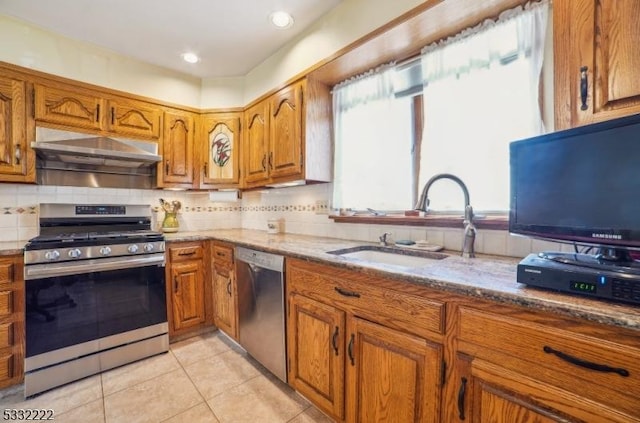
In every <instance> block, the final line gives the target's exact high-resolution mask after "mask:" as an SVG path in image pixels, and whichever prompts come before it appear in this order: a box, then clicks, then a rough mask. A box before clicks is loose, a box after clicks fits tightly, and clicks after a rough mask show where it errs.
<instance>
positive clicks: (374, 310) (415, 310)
mask: <svg viewBox="0 0 640 423" xmlns="http://www.w3.org/2000/svg"><path fill="white" fill-rule="evenodd" d="M287 263H294V264H290V265H288V266H287V284H288V289H289V292H291V291H295V292H299V293H301V294H303V295H305V296H307V297H310V298H314V299H317V300H319V301H322V302H325V303H329V304H333V305H338V306H339V307H340V308H342V309H346V310H347V311H350V312H351V313H353V314H354V315H356V316H359V317H363V318H365V319H367V320H371V321H375V322H378V323H380V324H383V325H385V326H387V327H392V328H396V329H399V330H402V331H405V332H410V333H414V334H417V335H420V336H425V337H429V333H432V334H433V333H436V334H443V333H444V310H445V306H444V302H440V301H437V300H432V299H428V298H425V297H424V296H420V295H414V294H411V293H406V292H401V291H397V290H394V289H389V288H387V287H383V286H377V284H376V278H375V277H372V276H369V277H367V276H366V275H365V276H364V277H363V276H362V275H360V274H357V275H354V274H353V272H350V271H343V270H342V269H338V268H335V269H334V268H332V267H326V266H316V265H307V264H304V265H302V266H300V267H299V266H298V265H297V263H298V262H295V261H293V260H292V261H288V262H287ZM329 275H331V276H329ZM351 277H353V279H352V278H351Z"/></svg>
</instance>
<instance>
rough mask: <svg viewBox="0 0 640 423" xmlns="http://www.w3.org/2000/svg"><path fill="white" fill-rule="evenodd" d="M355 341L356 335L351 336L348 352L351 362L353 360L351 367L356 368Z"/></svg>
mask: <svg viewBox="0 0 640 423" xmlns="http://www.w3.org/2000/svg"><path fill="white" fill-rule="evenodd" d="M353 341H354V335H353V334H351V340H349V346H348V347H347V352H348V353H349V360H351V365H352V366H355V365H356V360H355V358H354V357H353Z"/></svg>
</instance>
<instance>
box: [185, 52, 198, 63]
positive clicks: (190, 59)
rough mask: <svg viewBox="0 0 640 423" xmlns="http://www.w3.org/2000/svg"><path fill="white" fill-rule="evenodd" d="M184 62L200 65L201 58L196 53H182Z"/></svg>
mask: <svg viewBox="0 0 640 423" xmlns="http://www.w3.org/2000/svg"><path fill="white" fill-rule="evenodd" d="M182 60H184V61H185V62H187V63H198V62H199V61H200V58H199V57H198V55H197V54H195V53H182Z"/></svg>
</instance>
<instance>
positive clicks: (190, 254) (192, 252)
mask: <svg viewBox="0 0 640 423" xmlns="http://www.w3.org/2000/svg"><path fill="white" fill-rule="evenodd" d="M195 253H196V252H195V250H194V251H189V252H188V253H184V252H183V253H178V255H179V256H192V255H194V254H195Z"/></svg>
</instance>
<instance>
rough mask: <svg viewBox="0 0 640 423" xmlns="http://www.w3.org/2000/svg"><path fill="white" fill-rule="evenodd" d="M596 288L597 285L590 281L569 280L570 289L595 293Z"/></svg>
mask: <svg viewBox="0 0 640 423" xmlns="http://www.w3.org/2000/svg"><path fill="white" fill-rule="evenodd" d="M597 288H598V285H596V284H595V283H590V282H576V281H571V284H570V285H569V289H570V290H572V291H577V292H589V293H591V294H595V293H596V289H597Z"/></svg>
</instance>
